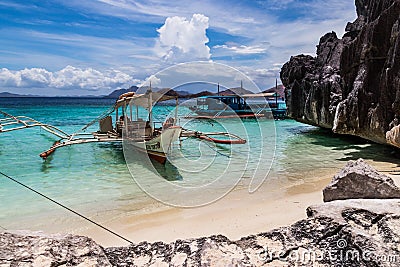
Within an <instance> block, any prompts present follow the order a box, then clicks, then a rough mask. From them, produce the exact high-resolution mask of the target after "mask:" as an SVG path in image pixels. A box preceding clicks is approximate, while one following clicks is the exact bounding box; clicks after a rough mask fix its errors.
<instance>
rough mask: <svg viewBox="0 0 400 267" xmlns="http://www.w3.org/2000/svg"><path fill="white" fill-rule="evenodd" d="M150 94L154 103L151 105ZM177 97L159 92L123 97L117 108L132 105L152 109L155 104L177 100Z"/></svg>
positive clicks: (117, 103) (116, 105) (116, 104)
mask: <svg viewBox="0 0 400 267" xmlns="http://www.w3.org/2000/svg"><path fill="white" fill-rule="evenodd" d="M150 94H151V99H152V102H151V103H150ZM176 98H177V97H176V96H169V95H165V94H161V93H157V92H151V93H150V92H146V93H145V94H132V95H130V96H123V95H121V96H120V98H119V99H118V100H117V102H116V103H115V108H119V107H123V106H127V105H129V104H130V103H132V105H134V106H140V107H143V108H145V109H150V108H151V107H152V106H153V105H154V104H155V103H157V102H163V101H167V100H171V99H176ZM131 101H132V102H131Z"/></svg>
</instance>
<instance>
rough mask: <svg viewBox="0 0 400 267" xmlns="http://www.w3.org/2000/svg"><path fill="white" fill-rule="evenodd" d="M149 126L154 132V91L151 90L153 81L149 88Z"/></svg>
mask: <svg viewBox="0 0 400 267" xmlns="http://www.w3.org/2000/svg"><path fill="white" fill-rule="evenodd" d="M149 124H150V127H151V131H152V132H153V91H152V90H151V81H150V88H149Z"/></svg>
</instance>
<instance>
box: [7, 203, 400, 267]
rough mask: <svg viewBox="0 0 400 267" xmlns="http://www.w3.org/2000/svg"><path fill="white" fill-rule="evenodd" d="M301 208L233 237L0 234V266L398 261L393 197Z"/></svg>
mask: <svg viewBox="0 0 400 267" xmlns="http://www.w3.org/2000/svg"><path fill="white" fill-rule="evenodd" d="M307 213H308V218H307V219H304V220H301V221H298V222H296V223H294V224H293V225H291V226H289V227H282V228H278V229H275V230H272V231H269V232H266V233H262V234H258V235H252V236H248V237H244V238H242V239H240V240H237V241H231V240H229V239H228V238H226V237H225V236H221V235H218V236H211V237H203V238H198V239H188V240H177V241H175V242H172V243H169V244H167V243H163V242H156V243H147V242H142V243H140V244H137V245H131V246H128V247H112V248H105V249H103V248H101V247H100V246H98V245H96V244H95V243H94V242H93V241H92V240H91V239H88V238H86V237H80V236H67V237H65V238H62V239H59V238H55V237H43V236H42V237H41V236H35V235H32V234H30V235H17V234H9V233H0V240H1V243H0V266H49V267H50V266H273V267H276V266H326V267H328V266H329V267H331V266H346V267H351V266H354V267H356V266H357V267H359V266H398V264H399V262H400V250H399V246H398V244H399V242H400V201H399V200H372V199H363V200H336V201H332V202H328V203H324V204H322V205H317V206H313V207H310V208H308V210H307ZM24 264H25V265H24Z"/></svg>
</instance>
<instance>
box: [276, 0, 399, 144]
mask: <svg viewBox="0 0 400 267" xmlns="http://www.w3.org/2000/svg"><path fill="white" fill-rule="evenodd" d="M355 4H356V8H357V15H358V18H357V19H356V20H355V21H354V22H353V23H348V24H347V26H346V33H345V35H344V36H343V37H342V38H341V39H339V38H338V37H337V36H336V34H335V33H334V32H332V33H327V34H326V35H325V36H323V37H321V39H320V43H319V45H318V46H317V57H311V56H305V55H299V56H294V57H292V58H291V59H290V61H289V62H287V63H286V64H285V65H284V66H283V67H282V70H281V80H282V82H283V84H284V85H285V87H286V88H287V90H286V95H287V104H288V115H289V116H290V117H292V118H294V119H296V120H298V121H301V122H305V123H308V124H312V125H316V126H320V127H324V128H329V129H332V130H333V131H334V132H336V133H340V134H351V135H356V136H360V137H363V138H366V139H369V140H372V141H374V142H378V143H388V144H391V145H395V146H398V147H400V142H399V141H400V129H399V127H400V0H356V1H355Z"/></svg>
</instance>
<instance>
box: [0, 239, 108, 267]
mask: <svg viewBox="0 0 400 267" xmlns="http://www.w3.org/2000/svg"><path fill="white" fill-rule="evenodd" d="M0 266H1V267H6V266H35V267H36V266H43V267H45V266H48V267H50V266H82V267H84V266H105V267H107V266H112V265H111V264H110V262H109V260H108V259H107V256H106V254H105V253H104V251H103V248H102V247H101V246H99V245H98V244H96V242H94V241H93V240H92V239H90V238H88V237H84V236H74V235H54V236H46V235H43V234H39V233H28V232H26V233H7V232H5V233H0Z"/></svg>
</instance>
